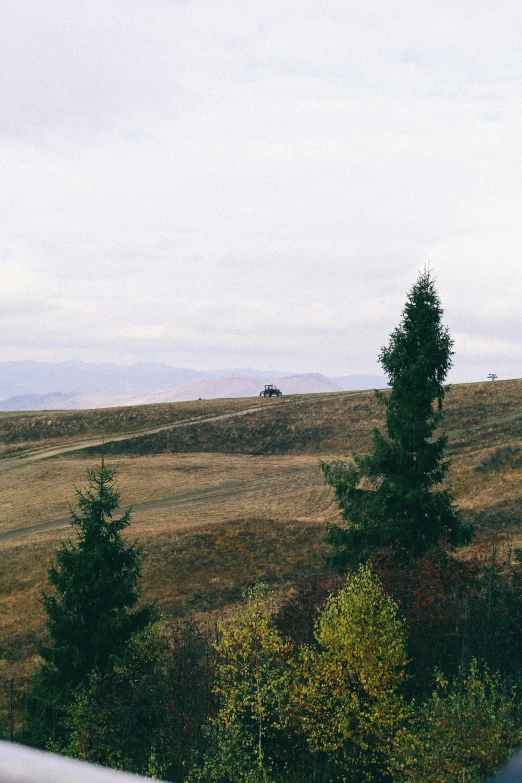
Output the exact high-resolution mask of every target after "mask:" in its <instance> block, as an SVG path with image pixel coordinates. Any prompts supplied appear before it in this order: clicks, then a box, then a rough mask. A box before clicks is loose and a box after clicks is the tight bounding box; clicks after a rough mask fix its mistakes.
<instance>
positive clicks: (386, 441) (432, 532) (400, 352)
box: [322, 269, 467, 569]
mask: <svg viewBox="0 0 522 783" xmlns="http://www.w3.org/2000/svg"><path fill="white" fill-rule="evenodd" d="M442 316H443V310H442V307H441V303H440V299H439V297H438V295H437V292H436V290H435V285H434V281H433V278H432V276H431V272H430V271H429V270H428V269H425V270H424V272H422V273H421V274H420V276H419V278H418V280H417V282H416V283H415V285H414V286H413V287H412V289H411V291H410V292H409V294H408V298H407V301H406V306H405V308H404V311H403V314H402V321H401V323H400V325H399V326H398V327H397V328H396V329H395V330H394V331H393V332H392V334H391V336H390V341H389V344H388V346H387V347H384V348H382V350H381V353H380V355H379V360H380V363H381V365H382V367H383V369H384V370H385V372H386V374H387V376H388V378H389V382H390V386H391V391H390V392H379V391H377V392H376V394H377V397H378V399H379V401H380V402H381V403H382V404H383V405H384V407H385V411H386V424H385V430H386V433H385V434H383V433H382V432H381V431H380V430H379V429H375V430H374V432H373V450H372V452H371V454H369V455H367V456H364V457H361V456H354V461H355V465H353V466H352V465H347V464H346V463H344V462H340V461H337V462H333V463H329V464H326V463H323V465H322V470H323V475H324V478H325V481H326V483H327V484H329V485H330V486H331V487H332V488H333V489H334V492H335V496H336V500H337V502H338V505H339V508H340V510H341V514H342V518H343V524H342V525H331V526H329V529H328V533H327V541H328V543H330V544H331V545H332V546H333V555H332V564H333V565H334V566H335V567H337V568H339V569H342V568H344V567H345V566H346V565H347V564H350V563H352V564H353V563H356V562H360V561H364V560H365V559H366V558H367V557H368V556H369V554H370V552H371V550H372V549H373V548H375V547H382V546H393V547H398V548H401V549H403V550H404V551H405V552H406V553H408V554H410V555H412V556H418V555H420V554H422V553H423V552H425V551H426V550H427V549H428V548H429V547H430V546H432V545H433V544H435V543H437V542H438V541H440V540H441V539H446V540H447V541H448V542H450V543H458V542H460V541H462V540H463V539H465V538H466V534H467V532H466V531H465V530H464V528H463V526H462V525H461V523H460V520H459V517H458V514H457V511H456V509H455V506H454V502H453V496H452V494H451V491H450V489H448V488H446V489H438V490H436V489H435V488H436V487H438V486H440V484H441V483H442V481H443V479H444V477H445V475H446V473H447V471H448V468H449V462H448V461H447V460H445V459H444V450H445V447H446V443H447V437H446V435H438V436H435V435H434V433H435V431H436V429H437V428H438V427H439V425H440V423H441V421H442V418H443V415H444V414H443V408H442V404H443V400H444V396H445V393H446V391H447V388H445V387H444V385H443V384H444V381H445V379H446V376H447V373H448V370H449V369H450V367H451V363H452V362H451V357H452V355H453V351H452V346H453V341H452V339H451V337H450V335H449V332H448V329H447V327H445V326H444V325H443V324H442Z"/></svg>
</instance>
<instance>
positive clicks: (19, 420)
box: [0, 397, 275, 456]
mask: <svg viewBox="0 0 522 783" xmlns="http://www.w3.org/2000/svg"><path fill="white" fill-rule="evenodd" d="M274 403H275V400H272V399H270V398H267V399H265V398H264V397H255V398H252V399H248V400H245V399H224V400H198V401H196V402H173V403H169V402H167V403H161V404H154V405H134V406H125V407H121V408H100V409H98V410H87V411H76V410H74V411H45V412H43V413H42V412H34V413H33V412H31V411H25V412H21V413H19V412H15V413H4V414H1V415H0V444H1V449H2V451H1V452H0V456H1V455H4V456H5V455H7V454H9V453H13V452H20V451H23V450H25V449H27V448H30V447H32V446H35V445H39V446H40V445H47V444H49V445H53V444H56V443H61V442H67V441H72V440H77V439H80V438H87V437H89V438H91V437H96V436H100V437H106V438H110V436H111V435H119V434H121V433H126V432H139V431H141V430H146V429H149V428H152V427H158V426H163V425H166V424H177V423H179V422H181V421H187V420H193V419H198V418H205V417H206V416H219V415H221V414H225V413H231V412H234V411H237V410H240V409H242V408H245V407H253V406H261V407H263V406H270V405H273V404H274Z"/></svg>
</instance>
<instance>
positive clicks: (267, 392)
mask: <svg viewBox="0 0 522 783" xmlns="http://www.w3.org/2000/svg"><path fill="white" fill-rule="evenodd" d="M259 396H260V397H282V396H283V392H282V391H281V389H278V388H277V387H276V386H274V384H273V383H267V384H265V388H264V389H263V391H262V392H259Z"/></svg>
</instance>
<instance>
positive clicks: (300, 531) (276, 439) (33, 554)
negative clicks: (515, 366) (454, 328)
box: [0, 380, 522, 680]
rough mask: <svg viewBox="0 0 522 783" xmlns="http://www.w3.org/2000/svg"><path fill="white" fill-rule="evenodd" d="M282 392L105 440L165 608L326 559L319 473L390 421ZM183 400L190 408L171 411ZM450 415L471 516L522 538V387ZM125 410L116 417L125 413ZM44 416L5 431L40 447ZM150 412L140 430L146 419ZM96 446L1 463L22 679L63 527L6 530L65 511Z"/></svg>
mask: <svg viewBox="0 0 522 783" xmlns="http://www.w3.org/2000/svg"><path fill="white" fill-rule="evenodd" d="M283 400H285V404H284V405H283V404H281V403H277V402H275V403H273V404H270V401H267V404H266V405H264V404H263V403H264V402H265V401H263V400H261V403H262V406H261V410H260V411H259V412H256V413H253V414H250V415H247V416H243V417H241V418H236V419H227V420H223V421H221V422H213V423H208V424H203V423H201V424H195V425H192V426H191V427H187V428H186V429H185V428H178V429H176V430H166V431H164V432H161V433H157V434H156V435H149V436H142V437H140V438H134V439H133V440H131V441H122V442H119V443H118V444H115V448H114V449H113V451H114V453H111V449H110V444H108V445H107V446H106V460H107V463H108V464H109V465H111V466H116V467H117V470H118V480H119V485H120V489H121V493H122V503H123V504H124V505H127V504H131V503H132V504H133V508H134V511H133V516H132V520H133V521H132V525H131V527H130V529H129V532H128V535H129V537H130V538H138V539H139V540H140V542H141V544H142V546H143V552H144V560H143V580H142V586H143V594H144V597H145V599H146V600H155V601H156V602H157V605H158V608H159V609H160V611H161V612H162V613H163V614H164V615H165V616H166V617H175V616H186V615H191V616H194V615H195V616H196V617H198V618H203V617H204V616H205V615H206V614H207V613H209V612H210V613H216V612H220V611H227V607H230V606H231V605H233V604H234V603H236V602H237V601H239V600H240V599H241V593H242V590H244V588H245V587H247V586H248V585H250V584H252V583H254V582H256V581H266V582H268V583H271V584H274V585H276V586H277V587H278V589H281V590H286V589H288V586H289V585H290V584H291V582H292V580H293V579H295V578H296V577H297V576H298V575H300V574H303V573H305V574H306V573H311V572H313V571H316V570H317V569H319V568H321V567H322V564H323V558H324V554H325V551H324V545H323V543H322V535H323V525H324V522H325V520H326V519H329V520H332V521H333V520H335V519H336V518H337V510H336V507H335V504H334V503H333V499H332V495H331V492H330V490H329V489H327V488H325V487H324V485H323V483H322V479H321V475H320V471H319V460H320V459H327V460H328V459H335V458H338V457H340V456H343V455H345V456H348V457H349V456H350V454H351V453H352V452H364V451H366V450H367V449H368V448H369V445H370V442H371V430H372V428H373V426H376V425H379V424H381V423H382V410H381V407H380V405H379V404H378V403H377V402H376V401H375V399H374V396H373V394H372V393H371V392H368V393H361V394H348V393H347V394H330V395H308V396H307V397H294V398H290V397H289V398H283ZM214 403H215V407H212V406H213V405H214ZM252 403H253V400H252V399H250V400H228V401H226V400H225V401H220V400H217V401H202V402H201V403H197V402H195V403H178V404H167V407H168V408H169V410H168V411H165V412H162V411H161V410H159V411H156V413H154V417H153V426H156V425H157V424H158V422H163V423H165V421H166V420H167V417H168V416H171V417H172V418H171V419H169V421H172V422H175V421H177V422H179V421H181V420H187V419H190V418H191V417H192V418H197V417H200V416H207V415H212V412H216V414H217V415H219V414H220V413H224V412H232V410H234V411H238V410H242V409H245V408H248V407H252ZM176 406H179V407H180V409H181V408H183V409H182V410H179V411H176V410H175V408H176ZM227 406H228V407H227ZM144 407H147V408H149V407H154V408H158V409H161V408H162V406H144ZM446 409H447V416H446V420H445V429H446V431H447V432H448V434H449V448H448V453H449V455H450V457H451V460H452V467H451V471H450V477H449V480H450V482H451V483H452V485H453V489H454V492H455V496H456V499H457V501H458V504H459V506H460V508H461V509H462V513H463V515H464V516H465V517H466V518H467V519H469V520H471V521H473V522H474V523H475V524H476V525H477V526H478V528H479V529H480V528H486V529H491V528H494V529H502V530H504V531H508V532H509V533H510V534H512V535H513V541H514V544H515V545H519V546H522V535H521V534H520V533H519V520H520V508H521V500H522V460H521V459H520V455H519V454H518V451H517V449H519V448H520V447H521V446H522V381H519V380H516V381H504V382H496V383H489V382H488V383H482V384H466V385H460V386H455V387H454V388H453V390H452V391H451V392H450V394H449V395H448V397H447V405H446ZM121 410H122V409H115V411H116V412H114V410H113V414H114V415H115V416H116V417H118V416H120V413H118V411H121ZM91 415H92V416H93V421H97V422H98V424H97V425H96V426H99V429H98V430H97V431H96V434H99V432H100V430H101V428H102V426H101V424H99V422H100V421H102V419H103V417H109V413H108V412H107V411H105V412H85V413H82V414H81V416H83V417H84V418H83V419H81V416H80V414H79V413H78V412H67V413H66V414H54V415H53V416H50V417H51V418H54V417H55V418H56V420H57V422H58V423H56V424H55V430H54V436H53V438H52V439H46V440H45V442H46V443H47V442H51V441H52V442H53V443H58V442H60V439H61V441H62V442H67V441H68V440H70V438H71V437H72V436H71V429H69V428H68V427H67V426H65V425H63V422H64V421H66V420H68V419H69V417H70V416H72V417H73V418H74V416H79V417H80V419H81V420H82V421H83V422H85V421H86V420H88V419H89V418H90V416H91ZM148 415H149V414H148V413H147V416H148ZM150 415H151V416H152V414H150ZM43 416H44V414H34V415H30V416H19V417H5V418H4V419H3V420H2V421H1V422H0V426H3V425H4V424H5V423H6V422H9V420H10V419H11V427H12V430H11V431H16V432H17V433H18V434H19V436H20V438H21V439H20V440H19V441H17V443H18V445H19V446H20V445H22V446H23V447H24V448H27V447H31V446H34V442H35V440H34V439H33V440H32V441H31V439H30V437H29V434H30V432H31V430H32V429H34V430H35V431H36V430H42V428H43V424H38V425H34V424H29V425H28V429H26V430H24V426H25V425H24V421H26V422H34V421H35V420H38V419H39V418H42V417H43ZM96 416H98V417H99V418H96ZM162 417H163V418H162ZM13 420H15V422H14V423H13ZM144 420H145V419H144V418H142V419H140V423H139V427H138V426H135V427H134V425H133V427H134V429H135V430H136V429H142V428H143V429H145V428H146V426H148V425H146V426H145V425H144V423H143V422H144ZM151 420H152V419H150V420H149V424H150V421H151ZM103 421H104V424H103V427H105V428H106V429H107V428H108V429H110V427H108V425H107V420H106V419H103ZM129 421H130V418H129V417H127V419H126V421H125V422H123V420H118V421H117V422H116V424H115V425H114V428H113V432H131V431H132V429H133V428H132V427H130V426H129ZM59 422H62V424H60V425H59ZM210 424H211V426H209V425H210ZM62 425H63V426H62ZM59 426H60V427H62V429H61V430H60V429H59ZM76 426H77V425H75V427H76ZM82 426H83V425H82ZM93 426H94V425H93ZM57 432H60V433H61V434H60V435H59V436H58V435H57V434H56V433H57ZM28 433H29V434H28ZM92 434H94V432H93V431H91V430H89V429H87V430H86V431H82V432H79V431H78V429H76V430H75V431H74V437H75V438H78V439H79V436H82V435H83V436H85V437H90V436H91V435H92ZM107 452H108V453H107ZM97 453H99V449H98V451H96V450H94V451H93V453H87V454H85V453H76V454H69V455H64V456H61V457H54V458H52V459H47V460H42V461H38V462H33V463H29V464H20V466H19V467H16V468H15V469H10V470H7V471H4V472H1V473H0V488H1V494H0V510H1V513H0V563H1V564H0V605H1V612H0V651H1V653H2V655H1V657H2V658H3V666H4V668H5V667H7V668H8V669H9V671H11V672H12V673H14V674H15V675H16V676H17V677H19V678H21V679H22V680H23V679H25V678H27V677H28V676H29V674H30V672H31V671H32V670H33V668H34V665H35V662H36V660H37V657H36V652H35V647H34V640H35V638H36V637H37V636H38V634H39V633H40V631H41V629H42V626H43V619H44V618H43V614H42V611H41V607H40V604H39V601H38V596H39V594H40V591H41V589H42V587H43V586H44V584H45V576H46V568H47V566H48V563H49V561H50V559H51V557H52V554H53V552H54V550H55V549H56V546H57V544H58V542H59V540H60V539H61V538H67V537H68V536H69V535H70V529H68V527H67V526H66V525H64V524H62V526H61V527H59V528H56V529H51V530H46V531H40V532H34V533H32V534H28V535H25V536H23V537H20V538H13V539H6V538H5V537H4V538H3V539H2V538H1V536H2V535H4V534H7V533H9V531H11V532H12V531H14V530H17V529H19V528H27V527H31V526H35V525H41V524H43V523H47V522H52V521H54V520H65V519H66V518H67V517H68V508H69V504H74V501H75V492H74V488H75V486H77V487H81V486H82V485H84V484H85V473H86V470H87V468H89V467H92V466H93V465H94V464H95V463H96V460H97V459H98V457H97ZM477 468H479V470H477Z"/></svg>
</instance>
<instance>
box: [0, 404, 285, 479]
mask: <svg viewBox="0 0 522 783" xmlns="http://www.w3.org/2000/svg"><path fill="white" fill-rule="evenodd" d="M280 404H287V405H288V404H289V403H288V402H286V401H285V403H280ZM259 410H260V408H259V406H256V407H254V408H244V409H243V410H240V411H234V412H233V413H221V414H219V415H218V416H207V417H204V418H198V419H189V420H188V421H180V422H176V423H174V424H162V425H161V426H159V427H151V428H149V429H146V430H139V431H134V432H128V433H125V434H124V435H114V436H112V435H108V436H107V437H104V438H88V439H86V440H79V441H74V442H71V443H63V444H60V445H57V446H46V447H44V448H36V449H30V450H29V451H25V452H23V454H21V455H20V456H18V457H6V458H5V459H0V472H3V471H6V470H12V469H13V468H19V467H21V466H22V465H27V463H29V462H35V461H36V460H40V459H48V458H49V457H58V456H60V455H61V454H69V453H71V452H73V451H81V450H82V449H86V448H89V447H91V446H102V445H103V444H104V443H114V442H115V441H120V440H130V439H131V438H139V437H141V436H142V435H154V434H155V433H156V432H162V431H163V430H173V429H177V428H179V427H193V426H194V425H196V424H204V423H206V422H214V421H222V420H224V419H232V418H236V417H239V416H246V415H247V414H249V413H254V412H256V411H259Z"/></svg>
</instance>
